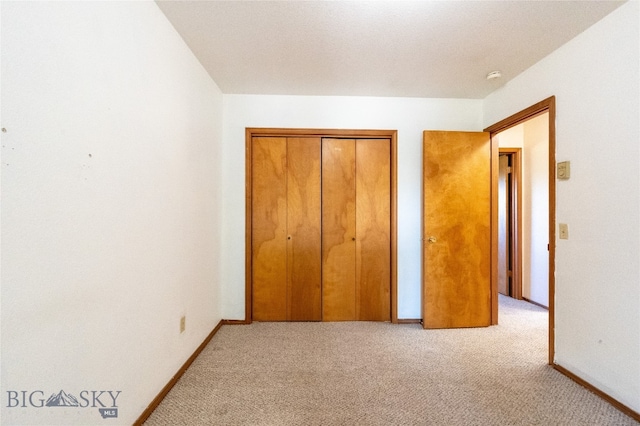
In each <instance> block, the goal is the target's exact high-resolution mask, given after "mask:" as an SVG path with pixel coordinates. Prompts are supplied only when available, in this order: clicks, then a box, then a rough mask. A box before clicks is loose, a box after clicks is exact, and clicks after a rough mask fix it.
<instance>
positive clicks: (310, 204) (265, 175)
mask: <svg viewBox="0 0 640 426" xmlns="http://www.w3.org/2000/svg"><path fill="white" fill-rule="evenodd" d="M252 143H253V146H252V158H251V161H252V171H253V173H252V197H251V200H252V209H251V211H252V243H251V247H252V282H253V303H252V306H253V319H255V320H257V321H286V320H289V321H319V320H321V319H322V312H321V252H320V227H321V226H320V139H319V138H279V137H275V138H273V137H255V138H253V140H252Z"/></svg>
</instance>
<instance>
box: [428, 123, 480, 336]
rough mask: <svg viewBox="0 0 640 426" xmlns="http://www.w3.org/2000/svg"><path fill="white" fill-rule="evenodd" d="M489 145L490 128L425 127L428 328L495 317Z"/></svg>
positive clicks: (470, 324) (477, 323)
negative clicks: (439, 129) (480, 129)
mask: <svg viewBox="0 0 640 426" xmlns="http://www.w3.org/2000/svg"><path fill="white" fill-rule="evenodd" d="M491 150H492V148H491V140H490V137H489V133H485V132H443V131H425V132H424V138H423V170H424V176H423V250H422V253H423V254H422V256H423V259H422V271H423V286H422V288H423V297H422V310H423V312H422V318H423V326H424V328H456V327H484V326H488V325H490V324H491V322H492V309H491V269H492V268H491V250H492V246H491V176H492V171H491Z"/></svg>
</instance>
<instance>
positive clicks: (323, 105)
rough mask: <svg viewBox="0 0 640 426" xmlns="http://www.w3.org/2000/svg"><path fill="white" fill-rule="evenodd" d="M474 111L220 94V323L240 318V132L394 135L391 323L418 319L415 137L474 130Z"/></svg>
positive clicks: (445, 104)
mask: <svg viewBox="0 0 640 426" xmlns="http://www.w3.org/2000/svg"><path fill="white" fill-rule="evenodd" d="M481 106H482V101H479V100H464V99H458V100H452V99H413V98H373V97H371V98H367V97H306V96H251V95H225V96H224V153H223V158H224V161H223V164H224V166H223V187H224V190H223V191H224V199H225V203H226V207H225V210H224V213H223V214H224V217H223V221H224V229H223V236H222V241H223V245H224V247H225V250H224V252H223V258H222V268H223V269H222V272H223V275H224V284H223V285H224V287H223V296H222V299H223V301H224V307H223V317H224V318H226V319H244V315H245V311H244V309H245V307H244V294H245V293H244V289H245V287H244V286H245V271H244V259H245V251H244V250H245V245H244V229H245V228H244V226H245V223H244V212H245V179H244V176H245V128H246V127H286V128H326V129H334V128H337V129H345V128H346V129H393V130H398V317H399V318H422V313H421V303H420V298H421V296H420V295H421V293H420V291H421V290H420V262H421V259H420V250H421V244H420V239H421V235H420V233H421V196H422V195H421V191H422V190H421V182H422V132H423V130H472V131H478V130H481V129H482V126H481V119H482V118H481V117H482V109H481Z"/></svg>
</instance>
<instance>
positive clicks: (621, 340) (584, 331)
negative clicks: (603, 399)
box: [484, 1, 640, 411]
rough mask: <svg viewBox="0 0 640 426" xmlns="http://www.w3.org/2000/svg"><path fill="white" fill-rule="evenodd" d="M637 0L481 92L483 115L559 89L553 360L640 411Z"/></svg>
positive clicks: (500, 114)
mask: <svg viewBox="0 0 640 426" xmlns="http://www.w3.org/2000/svg"><path fill="white" fill-rule="evenodd" d="M639 9H640V3H639V2H638V1H629V2H627V3H625V4H624V5H622V6H621V7H620V8H618V9H616V10H615V11H614V12H613V13H611V14H610V15H608V16H607V17H605V18H604V19H603V20H602V21H600V22H598V23H597V24H595V25H594V26H592V27H591V28H589V29H588V30H587V31H585V32H584V33H582V34H581V35H579V36H578V37H576V38H575V39H573V40H572V41H570V42H569V43H567V44H566V45H564V46H563V47H561V48H560V49H558V50H556V51H555V52H554V53H552V54H551V55H549V56H548V57H546V58H545V59H543V60H542V61H540V62H539V63H537V64H536V65H534V66H533V67H531V68H529V69H528V70H527V71H525V72H524V73H522V74H521V75H520V76H518V77H517V78H515V79H514V80H512V81H511V82H510V83H508V84H507V85H506V86H505V87H503V88H502V89H500V90H498V91H496V92H494V93H493V94H491V95H490V96H488V97H487V98H486V99H485V102H484V113H485V116H484V125H490V124H493V123H495V122H497V121H499V120H500V119H503V118H505V117H507V116H509V115H511V114H513V113H515V112H517V111H520V110H522V109H524V108H526V107H528V106H530V105H533V104H534V103H536V102H538V101H540V100H542V99H545V98H547V97H548V96H551V95H555V96H556V106H557V119H556V131H557V134H556V144H557V147H556V159H557V161H565V160H570V161H571V179H570V180H568V181H558V182H557V194H556V203H557V206H556V207H557V211H556V220H557V221H558V222H562V223H567V224H568V225H569V240H557V241H556V244H557V251H556V293H555V297H556V298H555V300H556V305H555V307H556V329H555V348H556V354H555V362H556V363H557V364H559V365H561V366H563V367H565V368H567V369H568V370H570V371H572V372H574V373H576V374H577V375H579V376H580V377H582V378H584V379H585V380H587V381H588V382H590V383H592V384H593V385H595V386H597V387H598V388H600V389H602V390H603V391H604V392H606V393H608V394H610V395H611V396H613V397H614V398H616V399H618V400H619V401H621V402H622V403H624V404H626V405H627V406H629V407H631V408H632V409H634V410H635V411H640V285H639V282H640V256H639V252H640V208H639V205H640V190H639V189H640V174H639V172H638V170H639V163H640V155H639V147H640V144H639V143H638V141H640V87H639V82H640V67H639V63H640V46H639V43H640V41H639V40H640V31H639V27H640V10H639Z"/></svg>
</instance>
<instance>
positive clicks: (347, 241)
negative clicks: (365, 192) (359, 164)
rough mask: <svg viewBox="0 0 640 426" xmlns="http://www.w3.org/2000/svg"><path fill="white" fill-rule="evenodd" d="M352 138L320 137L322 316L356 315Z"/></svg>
mask: <svg viewBox="0 0 640 426" xmlns="http://www.w3.org/2000/svg"><path fill="white" fill-rule="evenodd" d="M355 146H356V145H355V140H354V139H323V141H322V264H323V266H322V318H323V320H324V321H354V320H355V319H356V301H357V300H356V287H355V280H356V270H355V256H356V244H355V240H356V185H355V158H356V151H355Z"/></svg>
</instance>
